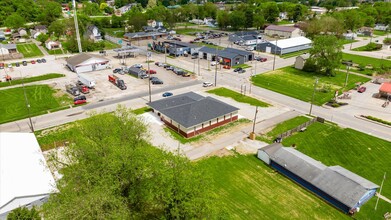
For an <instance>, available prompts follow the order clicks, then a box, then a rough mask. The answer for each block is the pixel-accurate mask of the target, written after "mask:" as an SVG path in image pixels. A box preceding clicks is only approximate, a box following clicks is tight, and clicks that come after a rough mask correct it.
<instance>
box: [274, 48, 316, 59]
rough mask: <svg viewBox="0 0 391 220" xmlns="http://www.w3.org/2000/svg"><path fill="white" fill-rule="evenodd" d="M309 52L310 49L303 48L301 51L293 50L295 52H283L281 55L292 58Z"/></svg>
mask: <svg viewBox="0 0 391 220" xmlns="http://www.w3.org/2000/svg"><path fill="white" fill-rule="evenodd" d="M307 52H309V50H301V51H296V52H293V53H287V54H283V55H281V56H280V57H281V58H284V59H287V58H291V57H297V56H299V55H302V54H304V53H307Z"/></svg>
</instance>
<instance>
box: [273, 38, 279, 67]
mask: <svg viewBox="0 0 391 220" xmlns="http://www.w3.org/2000/svg"><path fill="white" fill-rule="evenodd" d="M277 42H278V38H276V46H275V48H274V58H273V71H274V68H275V66H276V54H277Z"/></svg>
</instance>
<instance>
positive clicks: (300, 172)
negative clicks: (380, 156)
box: [258, 143, 379, 214]
mask: <svg viewBox="0 0 391 220" xmlns="http://www.w3.org/2000/svg"><path fill="white" fill-rule="evenodd" d="M258 158H259V159H261V160H263V161H264V162H265V163H267V164H269V165H270V166H271V167H273V168H274V169H276V170H278V171H279V172H281V173H282V174H284V175H286V176H287V177H289V178H291V179H292V180H294V181H295V182H297V183H298V184H300V185H302V186H303V187H305V188H307V189H308V190H310V191H312V192H313V193H315V194H316V195H318V196H319V197H321V198H322V199H324V200H326V201H327V202H329V203H331V204H332V205H334V206H335V207H337V208H338V209H340V210H342V211H344V212H345V213H351V214H352V213H355V212H357V211H358V210H359V209H360V207H361V206H362V205H363V204H364V203H365V202H367V201H368V200H369V199H370V198H372V197H373V196H374V195H375V193H376V189H377V188H379V186H378V185H376V184H374V183H372V182H370V181H369V180H366V179H364V178H363V177H361V176H358V175H357V174H355V173H352V172H350V171H349V170H346V169H345V168H343V167H340V166H331V167H327V166H325V165H324V164H322V163H321V162H319V161H317V160H314V159H313V158H311V157H309V156H307V155H305V154H303V153H301V152H299V151H297V150H295V149H293V148H291V147H284V146H282V144H280V143H274V144H271V145H268V146H266V147H263V148H261V149H259V150H258Z"/></svg>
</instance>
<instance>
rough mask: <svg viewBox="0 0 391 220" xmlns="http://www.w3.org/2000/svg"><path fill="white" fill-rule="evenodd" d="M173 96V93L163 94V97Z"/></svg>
mask: <svg viewBox="0 0 391 220" xmlns="http://www.w3.org/2000/svg"><path fill="white" fill-rule="evenodd" d="M172 95H173V94H172V92H165V93H163V95H162V96H163V97H169V96H172Z"/></svg>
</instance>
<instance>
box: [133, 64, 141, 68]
mask: <svg viewBox="0 0 391 220" xmlns="http://www.w3.org/2000/svg"><path fill="white" fill-rule="evenodd" d="M132 67H136V68H143V65H142V64H139V63H137V64H134V65H133V66H132Z"/></svg>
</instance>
